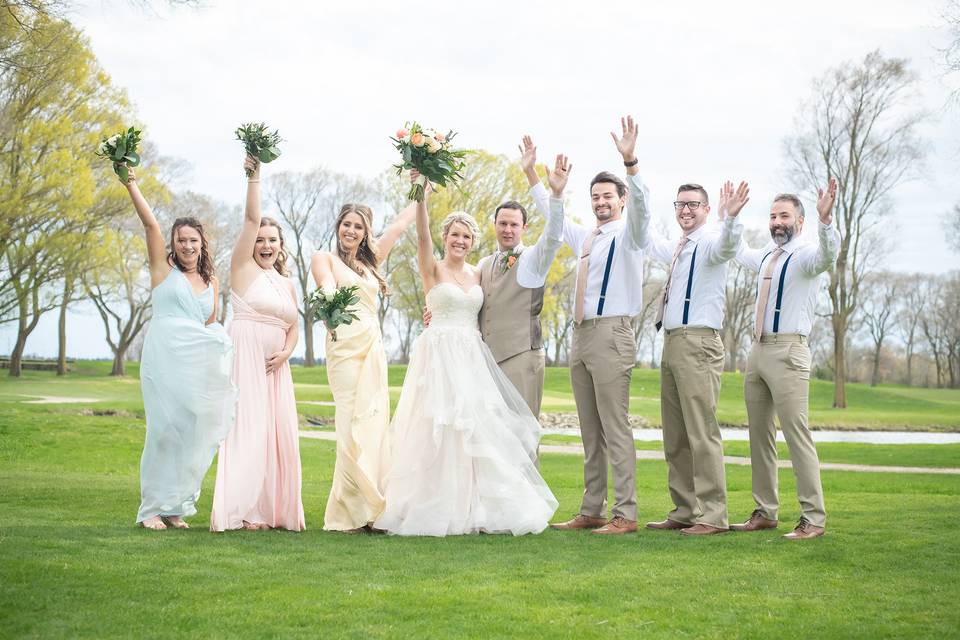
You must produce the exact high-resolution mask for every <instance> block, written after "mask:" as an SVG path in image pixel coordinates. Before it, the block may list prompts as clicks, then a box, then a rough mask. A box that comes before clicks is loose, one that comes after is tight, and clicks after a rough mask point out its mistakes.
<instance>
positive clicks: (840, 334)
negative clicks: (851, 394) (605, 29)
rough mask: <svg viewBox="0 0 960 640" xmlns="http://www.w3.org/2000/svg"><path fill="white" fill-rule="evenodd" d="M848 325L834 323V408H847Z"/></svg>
mask: <svg viewBox="0 0 960 640" xmlns="http://www.w3.org/2000/svg"><path fill="white" fill-rule="evenodd" d="M846 333H847V332H846V327H844V326H843V325H842V324H841V323H839V322H837V321H834V323H833V359H834V368H833V369H834V373H833V408H834V409H846V408H847V346H846V339H845V338H846Z"/></svg>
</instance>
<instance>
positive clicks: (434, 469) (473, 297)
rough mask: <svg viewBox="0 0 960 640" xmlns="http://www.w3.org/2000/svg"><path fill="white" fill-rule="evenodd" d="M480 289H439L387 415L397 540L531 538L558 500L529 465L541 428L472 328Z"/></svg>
mask: <svg viewBox="0 0 960 640" xmlns="http://www.w3.org/2000/svg"><path fill="white" fill-rule="evenodd" d="M482 304H483V291H482V290H481V288H480V286H479V285H475V286H473V287H471V288H470V289H469V290H467V291H464V290H463V289H461V288H460V287H459V286H457V285H455V284H452V283H440V284H438V285H436V286H434V287H433V289H431V290H430V292H429V293H428V294H427V306H428V307H429V308H430V311H431V312H432V314H433V318H432V320H431V321H430V326H429V327H428V328H427V329H425V330H424V331H423V333H422V334H420V336H418V337H417V339H416V341H415V342H414V344H413V348H412V354H411V356H410V365H409V366H408V367H407V374H406V378H405V379H404V381H403V390H402V391H401V393H400V401H399V403H398V404H397V409H396V413H395V414H394V417H393V425H392V438H393V442H394V447H393V454H392V456H393V460H392V465H391V468H390V471H389V473H388V474H387V491H386V502H387V506H386V509H385V511H384V513H383V515H382V516H381V517H380V518H379V519H378V520H377V522H376V526H377V527H378V528H381V529H386V530H387V531H388V532H389V533H392V534H397V535H427V536H446V535H457V534H466V533H478V532H485V533H512V534H514V535H521V534H524V533H537V532H540V531H543V530H544V529H545V528H546V527H547V524H548V521H549V519H550V517H551V516H553V513H554V512H555V511H556V509H557V500H556V498H554V496H553V494H552V493H551V492H550V489H549V488H548V487H547V485H546V483H545V482H544V481H543V478H542V477H541V476H540V473H539V472H538V470H537V468H536V466H535V464H534V460H535V459H536V454H537V444H538V442H539V440H540V425H539V423H538V422H537V420H536V418H534V417H533V414H532V413H530V409H529V408H528V407H527V405H526V403H525V402H524V401H523V398H522V397H521V396H520V393H519V392H518V391H517V390H516V388H514V386H513V385H512V384H511V383H510V381H509V380H508V379H507V377H506V375H504V373H503V371H501V369H500V367H499V366H497V363H496V361H495V360H494V358H493V355H492V354H491V353H490V349H489V347H487V345H486V344H484V342H483V340H482V339H481V337H480V332H479V331H478V329H477V313H478V312H479V310H480V307H481V305H482Z"/></svg>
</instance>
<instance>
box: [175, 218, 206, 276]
mask: <svg viewBox="0 0 960 640" xmlns="http://www.w3.org/2000/svg"><path fill="white" fill-rule="evenodd" d="M180 227H190V228H191V229H194V230H196V232H197V233H199V234H200V257H199V258H197V273H198V274H200V277H201V278H203V281H204V282H205V283H206V284H210V279H211V278H212V277H213V272H214V266H213V258H212V257H210V241H209V240H208V239H207V234H205V233H204V232H203V225H202V224H200V221H199V220H197V219H196V218H194V217H187V218H177V219H176V220H174V221H173V228H171V229H170V253H168V254H167V262H169V263H171V264H173V266H175V267H176V268H177V269H179V270H180V271H183V272H186V269H185V268H184V266H183V265H182V264H180V259H179V258H177V252H176V250H175V249H174V248H173V247H174V244H175V243H176V241H177V229H179V228H180Z"/></svg>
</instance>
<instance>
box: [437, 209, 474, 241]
mask: <svg viewBox="0 0 960 640" xmlns="http://www.w3.org/2000/svg"><path fill="white" fill-rule="evenodd" d="M457 222H459V223H460V224H462V225H463V226H465V227H467V228H468V229H470V233H472V234H473V240H471V241H470V248H471V249H473V247H474V245H475V244H476V243H477V239H478V238H479V237H480V225H478V224H477V220H476V219H475V218H474V217H473V216H472V215H470V214H469V213H466V212H464V211H454V212H453V213H451V214H450V215H448V216H447V217H446V218H444V219H443V222H441V223H440V232H441V233H442V234H443V238H444V240H446V238H447V233H449V231H450V227H452V226H453V225H454V224H455V223H457Z"/></svg>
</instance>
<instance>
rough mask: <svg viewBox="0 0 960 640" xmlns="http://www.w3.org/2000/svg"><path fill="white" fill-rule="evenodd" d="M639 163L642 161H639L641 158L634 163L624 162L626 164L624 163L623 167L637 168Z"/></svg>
mask: <svg viewBox="0 0 960 640" xmlns="http://www.w3.org/2000/svg"><path fill="white" fill-rule="evenodd" d="M639 162H640V159H639V158H634V159H633V160H632V161H630V162H624V163H623V166H625V167H635V166H637V164H638V163H639Z"/></svg>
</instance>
